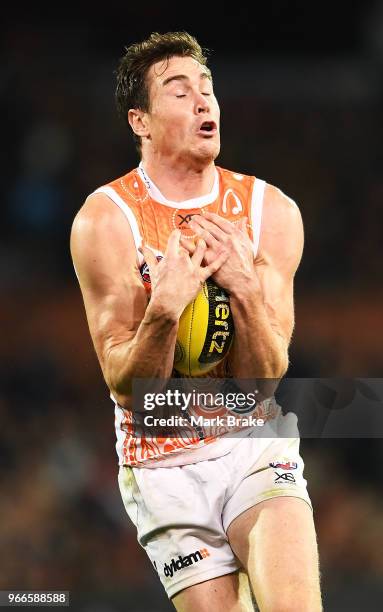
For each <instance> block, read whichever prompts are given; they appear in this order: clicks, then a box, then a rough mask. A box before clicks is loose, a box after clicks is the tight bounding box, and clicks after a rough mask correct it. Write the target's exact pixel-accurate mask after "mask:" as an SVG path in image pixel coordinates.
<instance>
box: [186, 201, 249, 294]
mask: <svg viewBox="0 0 383 612" xmlns="http://www.w3.org/2000/svg"><path fill="white" fill-rule="evenodd" d="M246 226H247V217H245V218H243V219H241V221H240V222H239V223H237V224H236V225H234V224H233V223H230V222H229V221H227V220H226V219H223V218H222V217H220V216H219V215H217V214H215V213H210V212H206V213H205V214H204V215H193V219H192V220H191V221H190V222H189V227H190V228H191V229H192V230H193V232H195V233H196V234H197V235H198V236H199V237H200V238H203V240H204V241H205V242H206V245H207V249H206V251H205V255H204V263H205V265H209V264H210V263H211V262H212V261H213V260H214V259H215V258H216V257H217V254H218V253H221V252H222V251H224V252H225V253H226V254H227V258H226V260H225V261H224V263H223V264H222V265H221V267H220V268H219V270H217V271H216V272H215V273H214V274H213V275H212V277H213V279H214V280H215V282H216V283H217V284H218V285H220V287H223V288H224V289H226V290H227V291H228V292H229V293H230V294H234V295H235V294H236V293H238V292H241V291H243V289H244V287H247V286H249V285H250V286H254V284H255V285H256V286H257V287H259V280H258V277H257V274H256V271H255V266H254V251H253V244H252V242H251V240H250V238H249V236H248V233H247V229H246ZM182 245H183V246H184V247H185V248H186V249H187V250H188V251H189V252H190V253H192V252H193V251H194V249H195V246H194V244H193V243H191V241H190V240H187V239H186V238H183V239H182Z"/></svg>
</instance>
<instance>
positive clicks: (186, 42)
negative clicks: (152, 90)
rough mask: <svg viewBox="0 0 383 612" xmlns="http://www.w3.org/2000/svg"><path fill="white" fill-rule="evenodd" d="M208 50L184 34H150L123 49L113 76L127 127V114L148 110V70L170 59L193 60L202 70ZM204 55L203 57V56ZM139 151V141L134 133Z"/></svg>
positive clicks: (120, 112)
mask: <svg viewBox="0 0 383 612" xmlns="http://www.w3.org/2000/svg"><path fill="white" fill-rule="evenodd" d="M207 53H208V50H207V49H202V48H201V46H200V45H199V43H198V42H197V40H196V39H195V38H194V36H191V34H188V33H187V32H167V33H166V34H159V33H158V32H152V34H151V35H150V36H149V38H147V39H146V40H144V41H142V42H140V43H134V44H132V45H130V46H129V47H126V48H125V55H124V56H123V57H122V58H121V59H120V62H119V65H118V68H117V71H116V75H117V87H116V94H115V95H116V104H117V110H118V113H119V115H120V117H121V118H122V119H124V120H125V121H126V122H127V123H128V124H129V122H128V111H129V109H130V108H137V109H140V110H142V111H144V112H147V111H149V110H150V100H149V90H148V83H147V79H146V76H147V73H148V70H149V68H150V67H151V66H152V65H153V64H155V63H156V62H159V61H161V60H169V59H170V58H171V57H174V56H179V57H192V58H193V59H195V60H197V61H198V62H199V63H200V64H202V65H203V66H206V65H207ZM205 54H206V55H205ZM133 138H134V140H135V142H136V146H137V149H138V151H140V149H141V138H140V137H139V136H137V135H136V134H134V133H133Z"/></svg>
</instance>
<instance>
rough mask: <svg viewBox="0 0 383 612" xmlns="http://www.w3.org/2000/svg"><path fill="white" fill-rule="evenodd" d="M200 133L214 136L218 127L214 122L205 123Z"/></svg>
mask: <svg viewBox="0 0 383 612" xmlns="http://www.w3.org/2000/svg"><path fill="white" fill-rule="evenodd" d="M199 131H200V132H204V133H205V134H214V133H215V132H216V131H217V126H216V124H215V122H214V121H204V122H203V123H202V125H201V126H200V128H199Z"/></svg>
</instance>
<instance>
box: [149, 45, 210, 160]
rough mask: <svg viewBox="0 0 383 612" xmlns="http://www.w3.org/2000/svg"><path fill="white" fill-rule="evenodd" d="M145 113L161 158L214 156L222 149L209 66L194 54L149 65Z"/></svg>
mask: <svg viewBox="0 0 383 612" xmlns="http://www.w3.org/2000/svg"><path fill="white" fill-rule="evenodd" d="M147 78H148V87H149V100H150V110H149V112H148V113H145V115H146V121H147V125H148V133H149V138H150V144H151V148H152V152H153V153H154V154H155V155H156V156H158V157H159V158H161V157H163V156H166V157H170V158H171V159H174V160H175V161H176V160H180V159H190V158H193V159H194V160H198V161H201V162H205V163H206V162H210V161H212V160H214V159H215V158H216V157H217V155H218V153H219V149H220V137H219V114H220V112H219V106H218V102H217V100H216V98H215V96H214V93H213V85H212V82H211V80H210V78H209V72H208V70H207V69H206V68H205V67H204V66H202V65H201V64H199V63H198V62H197V61H196V60H194V59H192V58H191V57H172V58H170V60H169V61H166V60H165V61H160V62H157V63H156V64H153V66H151V67H150V69H149V72H148V76H147Z"/></svg>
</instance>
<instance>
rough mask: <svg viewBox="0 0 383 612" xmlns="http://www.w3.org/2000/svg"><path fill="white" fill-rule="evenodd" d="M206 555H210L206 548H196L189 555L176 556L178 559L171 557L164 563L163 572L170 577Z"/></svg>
mask: <svg viewBox="0 0 383 612" xmlns="http://www.w3.org/2000/svg"><path fill="white" fill-rule="evenodd" d="M206 557H210V553H209V551H208V550H207V548H201V549H200V550H196V551H195V552H193V553H191V554H190V555H186V556H185V557H183V556H182V555H179V556H178V559H171V561H170V562H169V563H165V565H164V574H165V576H167V577H168V578H172V577H173V575H174V574H175V573H176V572H179V571H180V570H182V569H184V568H185V567H189V565H193V564H194V563H198V562H199V561H202V560H203V559H206Z"/></svg>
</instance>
